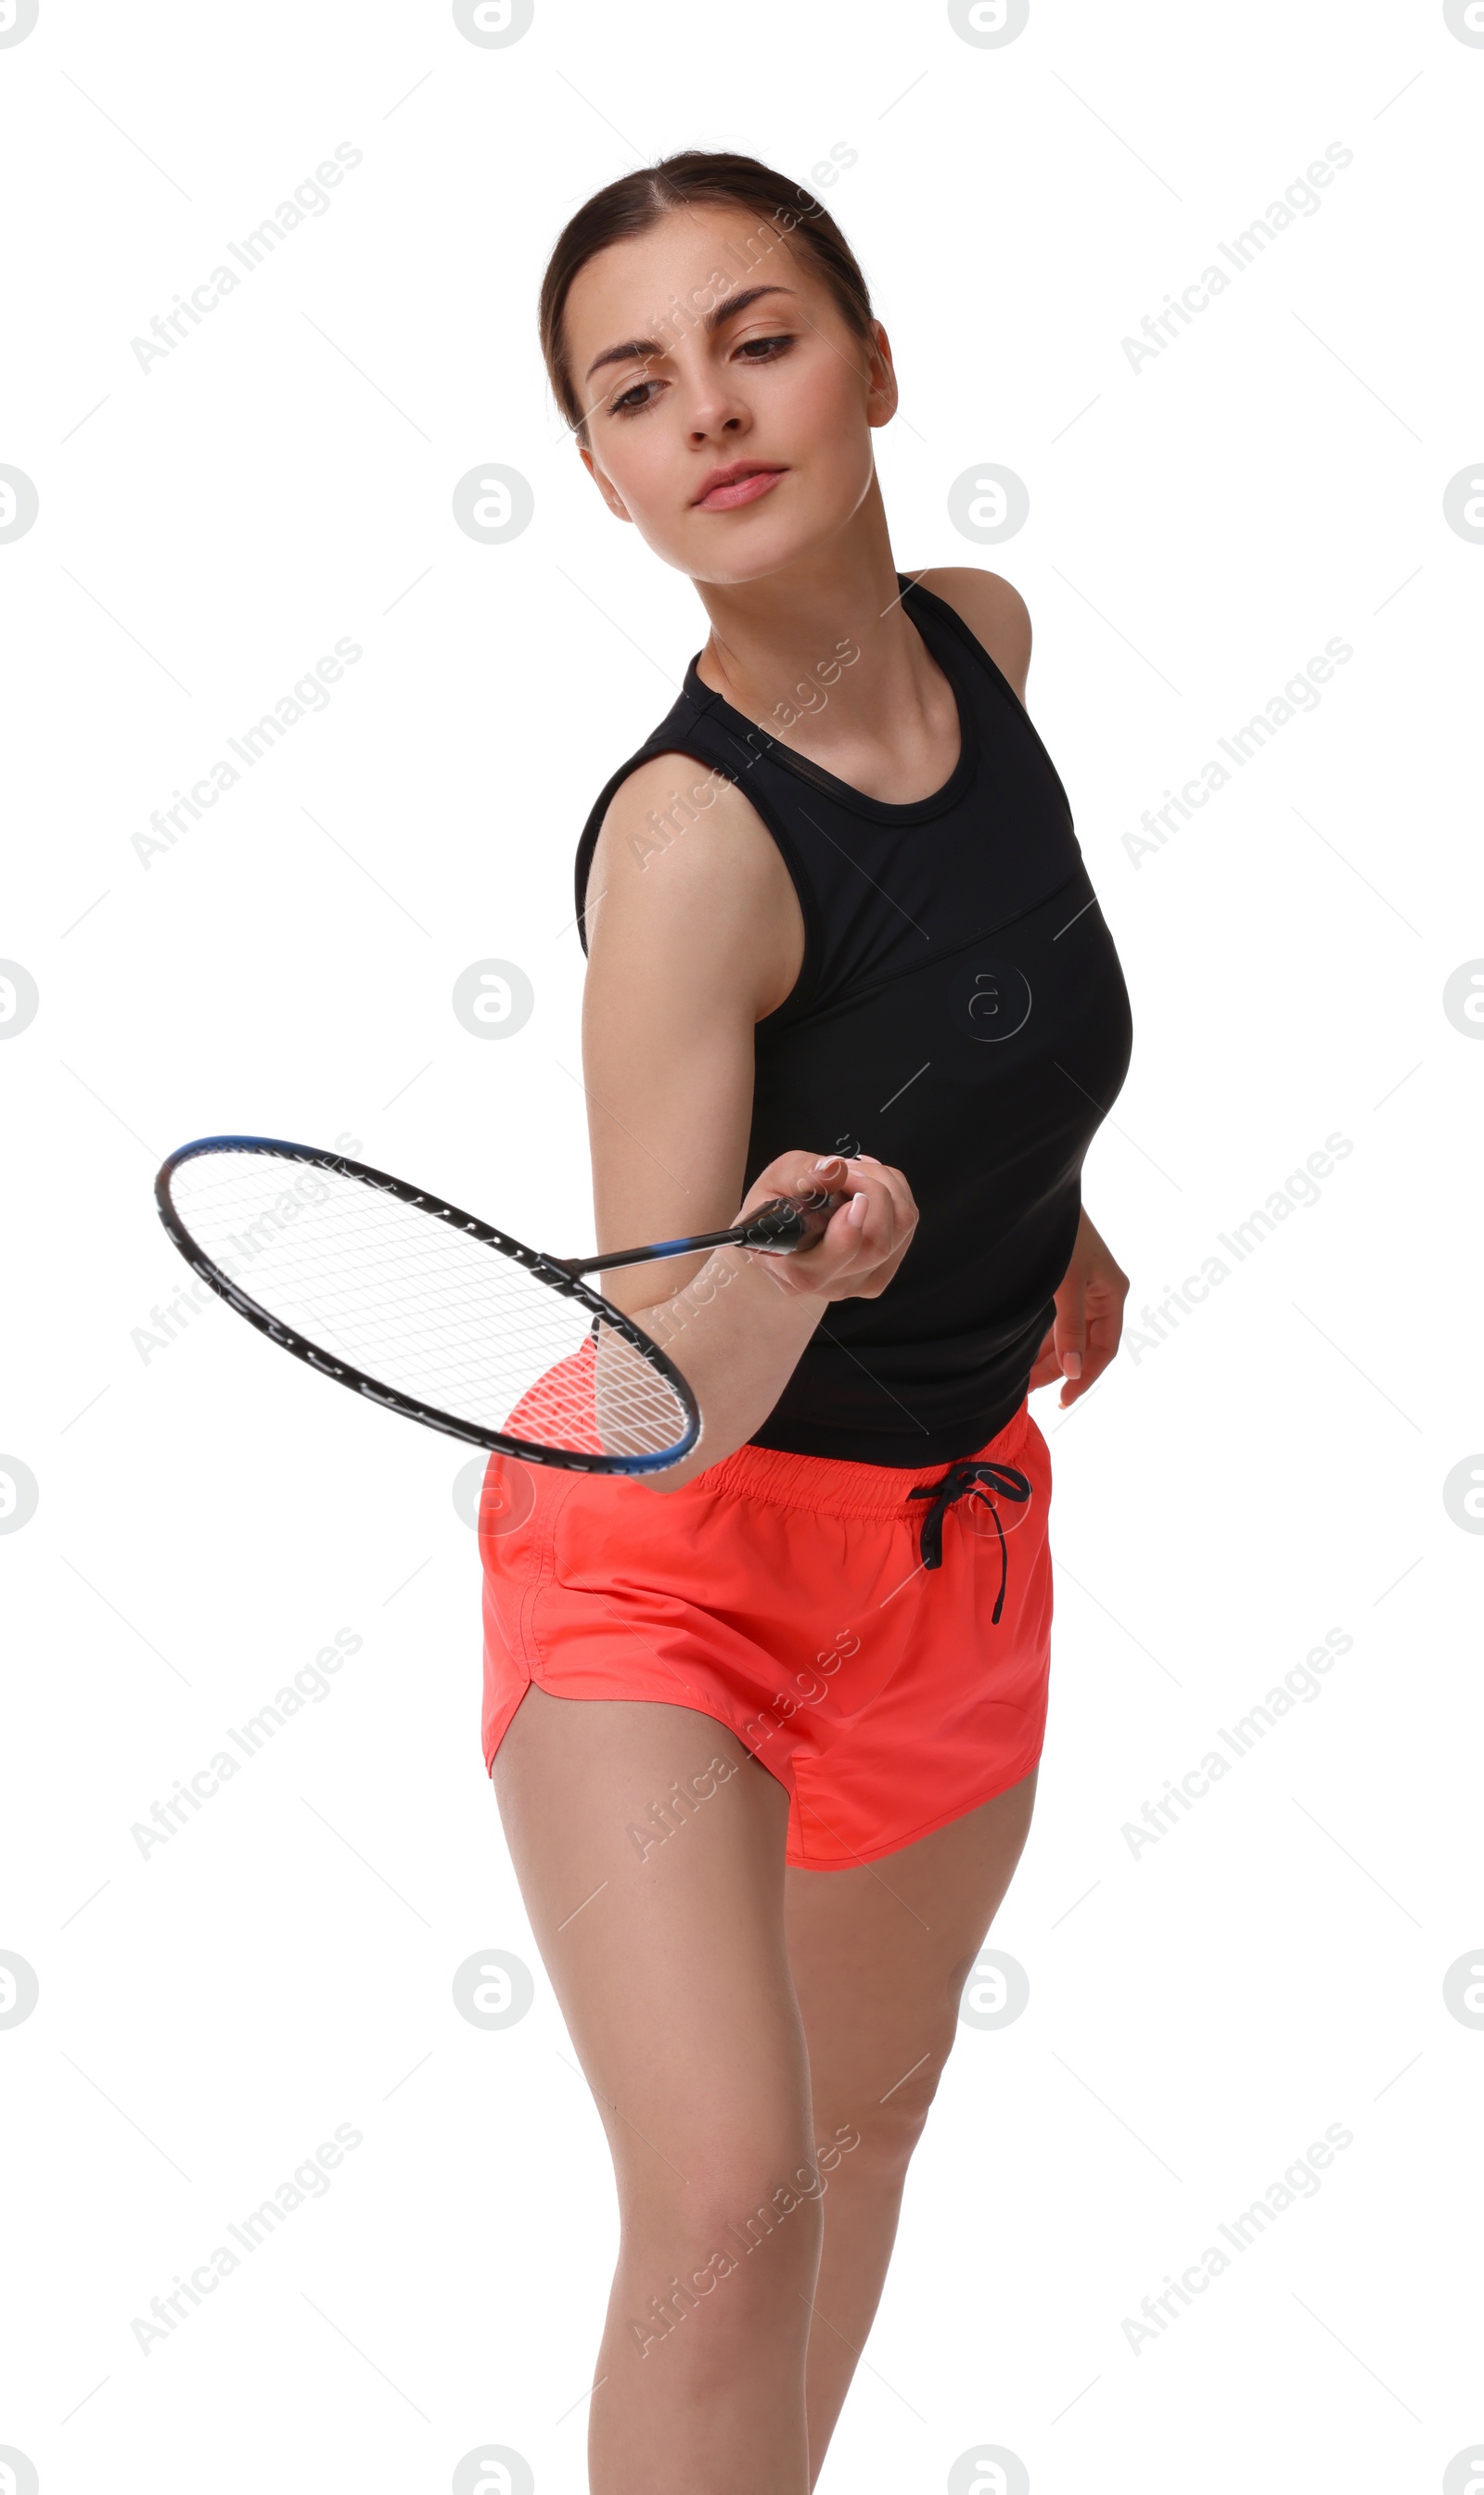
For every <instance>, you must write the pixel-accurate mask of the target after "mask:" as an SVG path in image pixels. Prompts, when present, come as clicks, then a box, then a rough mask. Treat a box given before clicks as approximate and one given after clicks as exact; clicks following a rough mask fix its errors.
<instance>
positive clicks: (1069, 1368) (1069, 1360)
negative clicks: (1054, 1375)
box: [1062, 1351, 1082, 1377]
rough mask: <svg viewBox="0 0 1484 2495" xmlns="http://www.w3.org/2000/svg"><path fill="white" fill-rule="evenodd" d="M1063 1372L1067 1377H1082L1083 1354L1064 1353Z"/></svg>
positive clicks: (1077, 1352)
mask: <svg viewBox="0 0 1484 2495" xmlns="http://www.w3.org/2000/svg"><path fill="white" fill-rule="evenodd" d="M1062 1371H1063V1374H1064V1375H1065V1376H1067V1377H1080V1376H1081V1374H1082V1354H1081V1352H1080V1351H1064V1352H1063V1354H1062Z"/></svg>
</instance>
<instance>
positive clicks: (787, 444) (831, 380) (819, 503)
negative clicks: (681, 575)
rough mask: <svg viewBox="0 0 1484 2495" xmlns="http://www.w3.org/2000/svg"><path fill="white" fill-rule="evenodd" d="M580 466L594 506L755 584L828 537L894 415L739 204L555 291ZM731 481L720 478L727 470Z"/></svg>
mask: <svg viewBox="0 0 1484 2495" xmlns="http://www.w3.org/2000/svg"><path fill="white" fill-rule="evenodd" d="M565 329H566V338H567V350H568V357H569V363H570V368H571V371H572V383H573V386H574V388H575V390H576V393H577V397H578V399H579V401H580V403H581V405H582V407H583V408H584V409H586V410H587V412H588V414H587V444H586V445H583V444H580V443H579V446H578V447H579V449H580V450H581V456H582V459H583V462H584V464H585V465H586V467H587V469H588V471H589V473H590V474H591V476H592V477H594V479H595V480H596V482H597V484H598V487H599V490H600V492H601V493H602V495H603V500H604V502H605V503H606V504H607V506H608V508H609V510H611V511H613V512H615V513H616V514H617V515H618V517H619V518H620V519H626V520H632V521H633V523H634V527H635V528H636V529H637V530H638V532H639V535H640V537H641V538H642V539H644V542H645V544H646V545H648V546H652V547H653V549H654V551H655V553H656V554H657V555H659V556H660V557H661V558H662V560H663V561H664V562H665V563H668V564H672V565H673V566H674V568H675V570H677V571H683V572H686V573H688V574H689V575H690V577H691V578H692V579H693V580H710V581H716V582H717V583H719V584H730V583H737V582H743V581H749V580H758V579H761V578H763V577H765V576H766V575H767V574H768V573H770V572H775V571H779V570H783V569H784V567H785V566H787V565H788V564H791V563H794V562H796V561H798V560H799V558H800V557H804V556H807V555H809V554H811V553H813V552H814V551H815V550H816V549H817V548H819V546H821V545H824V544H826V543H827V542H828V541H829V540H830V539H833V538H834V537H835V536H837V535H838V533H839V531H840V530H842V529H843V528H844V527H845V526H846V524H847V522H848V521H849V520H850V518H851V516H852V514H853V513H854V512H855V511H856V510H857V509H858V508H859V506H860V504H861V502H862V501H863V500H864V498H865V496H866V494H867V492H868V491H869V489H870V486H871V482H872V478H873V476H874V474H875V464H874V461H873V458H872V448H871V428H872V426H873V425H878V424H884V423H885V422H886V421H887V419H888V417H889V416H891V414H892V413H893V411H894V409H895V406H896V383H895V378H894V376H893V373H892V369H891V351H890V348H889V346H888V344H887V340H886V333H885V331H884V329H882V328H881V323H879V322H878V323H875V324H874V336H875V339H876V342H877V343H876V346H875V348H874V349H873V350H870V351H868V350H867V348H866V347H865V346H864V345H863V343H862V341H861V340H860V339H859V338H858V337H857V336H856V335H855V333H854V331H853V330H852V329H850V326H849V325H848V323H846V322H845V320H844V319H843V318H842V316H841V313H840V311H839V310H838V308H837V306H836V304H835V301H834V297H833V296H832V295H831V293H830V292H829V289H828V287H827V286H826V285H825V284H824V282H823V280H822V278H821V277H819V275H818V273H817V272H816V269H815V266H814V262H813V260H812V257H811V255H810V252H809V249H808V246H807V245H797V246H793V247H790V245H789V244H788V241H787V240H785V239H784V238H782V237H781V236H780V235H779V234H778V233H777V232H776V231H774V229H773V228H772V227H771V226H770V225H769V224H767V223H766V222H765V221H764V220H762V219H761V218H759V217H757V216H755V215H754V214H753V213H752V212H751V211H750V210H748V209H745V208H729V207H715V208H705V209H691V208H677V209H674V210H672V211H671V212H670V213H669V214H668V215H666V216H665V217H664V218H663V219H662V220H661V222H660V223H659V224H658V225H657V226H654V227H652V228H651V229H650V231H649V232H648V233H645V234H641V235H639V236H637V237H636V238H635V239H634V240H633V241H629V242H621V243H612V244H610V245H609V246H608V248H607V249H606V250H605V251H601V252H600V253H599V254H598V255H597V257H596V259H593V260H590V261H589V262H588V263H587V265H586V267H585V268H583V269H582V270H581V272H580V273H579V275H578V276H577V278H576V280H575V282H574V283H573V285H572V291H571V293H570V294H569V295H568V298H567V311H566V320H565ZM733 471H739V472H741V473H740V474H737V475H732V473H731V472H733Z"/></svg>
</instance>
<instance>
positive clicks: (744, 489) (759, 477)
mask: <svg viewBox="0 0 1484 2495" xmlns="http://www.w3.org/2000/svg"><path fill="white" fill-rule="evenodd" d="M787 475H788V470H787V469H785V468H756V469H754V471H753V474H752V475H751V476H750V477H737V478H736V479H735V480H734V482H733V483H732V484H730V485H713V486H712V488H711V491H710V493H709V494H703V495H702V496H701V499H700V501H699V502H698V503H697V504H696V509H697V510H698V511H734V510H736V508H738V506H739V504H742V503H756V502H757V498H758V496H759V494H766V493H768V492H769V491H770V490H771V488H772V487H773V486H774V485H776V484H777V482H778V480H779V478H780V477H785V476H787Z"/></svg>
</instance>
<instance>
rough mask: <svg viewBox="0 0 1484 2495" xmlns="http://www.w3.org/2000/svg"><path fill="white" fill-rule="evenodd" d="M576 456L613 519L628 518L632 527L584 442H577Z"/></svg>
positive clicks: (625, 512) (631, 523)
mask: <svg viewBox="0 0 1484 2495" xmlns="http://www.w3.org/2000/svg"><path fill="white" fill-rule="evenodd" d="M577 456H578V458H579V459H580V460H581V462H582V465H583V467H584V468H585V469H586V470H587V473H588V475H589V476H590V477H591V478H592V480H593V482H594V484H595V485H596V486H597V488H598V491H599V493H600V494H601V495H602V496H603V501H604V502H605V503H606V504H607V507H608V508H609V510H610V511H611V512H612V514H613V517H614V518H615V520H628V521H629V525H630V527H631V528H632V527H633V526H634V522H633V520H632V519H631V518H630V514H629V512H628V511H627V510H626V509H625V508H624V506H623V504H622V503H621V502H620V500H619V498H618V495H617V494H616V492H615V491H614V489H613V487H612V485H610V483H609V482H608V479H607V477H605V476H604V475H603V470H602V469H601V468H600V467H599V465H598V462H597V460H596V459H595V458H594V457H593V454H592V452H591V450H589V448H588V447H587V445H586V443H584V442H579V443H578V445H577Z"/></svg>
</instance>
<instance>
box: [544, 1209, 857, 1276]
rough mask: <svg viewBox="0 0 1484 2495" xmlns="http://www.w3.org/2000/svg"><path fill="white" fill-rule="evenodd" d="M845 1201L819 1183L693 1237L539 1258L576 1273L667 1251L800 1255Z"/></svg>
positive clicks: (603, 1270) (650, 1259)
mask: <svg viewBox="0 0 1484 2495" xmlns="http://www.w3.org/2000/svg"><path fill="white" fill-rule="evenodd" d="M845 1200H846V1199H845V1197H844V1196H843V1195H826V1194H824V1193H823V1192H822V1190H821V1189H819V1188H818V1187H817V1188H816V1189H815V1190H814V1192H813V1194H810V1195H802V1196H789V1195H775V1196H771V1197H770V1198H769V1200H768V1202H767V1203H766V1204H759V1206H758V1207H757V1212H756V1213H755V1214H753V1215H752V1217H751V1218H750V1219H748V1220H747V1221H742V1222H738V1223H737V1224H736V1226H735V1227H734V1228H733V1229H730V1230H702V1231H697V1232H696V1233H695V1234H694V1235H693V1236H692V1237H691V1238H689V1239H658V1240H656V1241H655V1242H654V1243H653V1245H652V1246H650V1247H615V1248H613V1249H612V1250H611V1251H610V1253H609V1254H608V1255H606V1256H546V1257H543V1258H542V1260H541V1261H542V1263H543V1264H547V1265H555V1266H557V1267H559V1268H560V1270H561V1271H562V1272H563V1273H564V1274H571V1275H572V1276H574V1277H577V1276H581V1275H583V1274H607V1273H611V1272H612V1271H613V1269H614V1267H615V1266H618V1265H649V1264H655V1263H658V1262H660V1261H661V1260H662V1259H663V1258H665V1257H667V1256H691V1255H694V1254H695V1253H696V1250H697V1249H698V1248H701V1247H756V1248H760V1249H761V1251H762V1253H763V1254H764V1255H767V1256H796V1255H797V1253H798V1251H799V1249H800V1248H801V1247H813V1245H814V1243H815V1241H816V1240H817V1239H818V1238H819V1234H820V1232H821V1231H822V1230H823V1229H824V1227H825V1225H826V1223H827V1222H828V1220H829V1217H830V1215H831V1214H832V1213H833V1212H834V1211H835V1209H836V1207H837V1206H838V1205H842V1204H844V1202H845Z"/></svg>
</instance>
